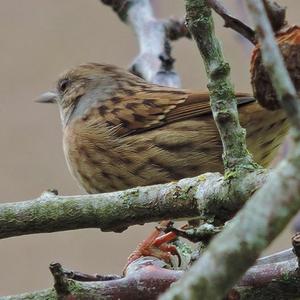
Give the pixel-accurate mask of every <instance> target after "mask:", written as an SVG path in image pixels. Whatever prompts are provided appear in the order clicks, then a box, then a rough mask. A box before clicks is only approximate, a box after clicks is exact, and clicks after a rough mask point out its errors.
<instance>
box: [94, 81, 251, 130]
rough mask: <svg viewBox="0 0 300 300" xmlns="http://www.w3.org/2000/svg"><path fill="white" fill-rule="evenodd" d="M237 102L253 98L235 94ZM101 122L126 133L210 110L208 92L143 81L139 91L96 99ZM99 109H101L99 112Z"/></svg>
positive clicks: (197, 115) (148, 128) (198, 114)
mask: <svg viewBox="0 0 300 300" xmlns="http://www.w3.org/2000/svg"><path fill="white" fill-rule="evenodd" d="M237 97H238V103H241V104H243V103H249V102H254V101H255V99H254V98H252V97H251V96H250V95H248V94H243V93H239V94H237ZM98 111H99V112H100V114H101V117H100V119H101V123H102V124H103V122H105V123H106V124H107V125H108V126H111V127H117V128H118V129H117V134H118V135H122V136H123V135H130V134H135V133H140V132H143V131H146V130H150V129H153V128H157V127H160V126H162V125H164V124H168V123H173V122H176V121H179V120H186V119H189V118H194V117H199V116H201V115H204V114H208V113H211V109H210V105H209V96H208V93H206V92H204V93H201V92H192V91H189V90H181V89H174V88H165V87H160V86H152V85H145V88H143V89H142V90H141V91H140V92H137V93H135V94H133V95H128V94H126V92H125V93H124V95H121V96H120V97H118V98H117V99H116V98H114V97H113V98H112V99H110V100H106V101H105V102H102V103H99V107H98ZM101 112H103V113H101Z"/></svg>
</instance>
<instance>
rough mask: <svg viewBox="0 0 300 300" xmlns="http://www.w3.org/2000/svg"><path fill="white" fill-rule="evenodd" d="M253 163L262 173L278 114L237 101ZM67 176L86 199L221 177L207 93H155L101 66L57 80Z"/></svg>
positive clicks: (279, 125) (47, 98) (277, 140)
mask: <svg viewBox="0 0 300 300" xmlns="http://www.w3.org/2000/svg"><path fill="white" fill-rule="evenodd" d="M236 96H237V99H238V104H239V114H240V121H241V125H242V126H243V127H245V128H246V129H247V144H248V147H249V150H250V152H251V153H253V155H254V159H255V160H256V161H257V162H258V163H260V164H262V165H263V166H267V165H268V163H269V162H270V161H271V160H272V159H273V158H274V155H275V154H276V150H277V148H278V147H279V145H280V144H281V142H282V139H283V137H284V136H285V134H286V132H287V130H288V122H287V120H286V117H285V114H284V112H283V111H282V110H277V111H267V110H265V109H263V108H262V107H261V106H260V105H259V104H258V103H257V102H256V101H255V100H254V99H253V98H252V97H249V95H247V94H243V93H238V94H237V95H236ZM39 101H40V102H56V103H58V106H59V110H60V116H61V120H62V126H63V147H64V153H65V156H66V160H67V162H68V166H69V169H70V171H71V173H72V174H73V176H74V177H75V178H76V180H77V181H78V182H79V184H80V186H82V187H83V188H84V189H85V190H86V191H87V192H88V193H99V192H108V191H116V190H123V189H127V188H130V187H135V186H143V185H151V184H157V183H164V182H169V181H174V180H178V179H180V178H184V177H191V176H196V175H199V174H201V173H204V172H208V171H210V172H214V171H222V170H223V164H222V159H221V155H222V144H221V141H220V138H219V133H218V131H217V129H216V126H215V123H214V120H213V117H212V114H211V110H210V105H209V95H208V93H207V92H197V91H192V90H183V89H175V88H168V87H162V86H158V85H154V84H151V83H147V82H145V81H144V80H142V79H141V78H139V77H137V76H135V75H132V74H131V73H129V72H127V71H125V70H123V69H121V68H118V67H115V66H112V65H104V64H96V63H90V64H85V65H80V66H78V67H75V68H73V69H71V70H69V71H67V72H66V73H64V74H63V75H62V76H61V77H60V78H59V80H58V82H57V89H56V91H55V92H49V93H45V94H43V95H42V96H41V97H40V99H39Z"/></svg>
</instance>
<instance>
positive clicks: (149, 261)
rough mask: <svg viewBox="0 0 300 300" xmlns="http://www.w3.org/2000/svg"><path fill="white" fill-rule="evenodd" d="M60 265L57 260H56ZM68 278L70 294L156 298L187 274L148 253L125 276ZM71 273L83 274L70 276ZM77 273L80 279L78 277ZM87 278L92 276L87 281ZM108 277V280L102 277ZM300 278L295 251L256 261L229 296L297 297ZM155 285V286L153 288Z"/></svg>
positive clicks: (51, 295)
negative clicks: (286, 257) (287, 255)
mask: <svg viewBox="0 0 300 300" xmlns="http://www.w3.org/2000/svg"><path fill="white" fill-rule="evenodd" d="M56 265H57V264H56ZM64 273H65V278H64V281H65V282H66V283H67V284H68V293H69V294H68V295H69V296H70V298H69V299H72V298H71V297H72V296H73V297H76V298H78V299H81V297H84V299H102V297H104V298H106V299H107V298H109V299H124V300H125V299H144V300H147V299H151V300H152V299H155V298H156V297H157V296H158V295H159V294H161V293H162V292H164V291H165V290H166V289H167V288H168V287H169V286H170V284H172V283H174V282H175V281H177V280H178V279H179V278H180V277H182V275H183V274H184V273H183V272H182V271H174V270H167V269H165V264H164V263H163V262H162V261H160V260H158V259H157V258H154V257H144V258H140V259H138V260H137V261H135V262H133V263H132V265H131V266H130V267H129V269H128V272H127V273H126V275H125V277H123V278H118V277H114V276H109V277H107V276H99V275H98V276H97V277H95V276H93V275H87V274H82V273H78V272H76V271H71V272H70V271H67V273H66V272H65V270H64ZM69 273H72V274H79V276H73V277H70V276H69ZM74 277H76V278H78V280H74ZM87 278H91V279H90V280H89V282H86V281H87V280H86V279H87ZM102 278H104V280H102ZM299 281H300V278H299V275H298V265H297V259H296V258H295V256H294V255H293V256H292V257H290V259H289V260H285V261H283V262H274V263H270V264H263V265H262V264H259V265H255V266H253V267H252V268H250V269H249V270H248V272H247V273H246V274H245V275H244V276H243V278H242V279H241V280H240V282H239V284H238V285H237V286H235V287H234V290H232V291H231V292H230V295H232V294H234V295H235V296H236V297H237V298H229V299H240V300H242V299H247V300H249V299H253V300H254V299H255V300H271V299H290V300H291V299H296V298H297V297H298V296H299V293H300V284H299V283H300V282H299ZM153 286H155V289H153ZM56 295H57V293H56V292H55V290H54V289H46V290H43V291H37V292H32V293H26V294H21V295H16V296H11V297H3V298H1V299H3V300H18V299H35V300H37V299H57V296H56Z"/></svg>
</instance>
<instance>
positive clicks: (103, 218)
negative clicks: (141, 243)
mask: <svg viewBox="0 0 300 300" xmlns="http://www.w3.org/2000/svg"><path fill="white" fill-rule="evenodd" d="M265 179H266V174H265V173H264V171H263V170H258V171H256V172H253V173H250V174H248V175H247V176H244V177H237V178H233V179H232V180H231V181H227V180H224V178H223V177H222V176H221V175H220V174H217V173H207V174H204V175H201V176H198V177H195V178H189V179H182V180H180V181H178V182H177V183H169V184H160V185H154V186H148V187H138V188H134V189H130V190H127V191H120V192H113V193H105V194H98V195H97V194H94V195H82V196H65V197H63V196H58V195H56V194H54V193H51V192H46V193H44V194H42V195H41V196H40V197H39V198H37V199H35V200H29V201H24V202H16V203H6V204H5V203H4V204H1V205H0V238H7V237H12V236H18V235H25V234H32V233H45V232H55V231H62V230H73V229H81V228H100V229H101V230H103V231H117V232H120V231H123V230H125V229H126V228H127V227H128V226H131V225H136V224H144V223H147V222H153V221H160V220H164V219H165V220H166V219H177V218H186V219H188V218H197V217H201V218H202V219H203V220H210V221H211V220H214V221H215V223H216V224H221V223H223V222H224V221H226V220H228V219H229V218H230V217H231V216H232V215H234V214H235V213H236V211H237V210H238V209H239V208H240V207H241V206H242V205H243V203H244V202H245V201H246V200H247V199H248V198H249V197H250V195H252V193H253V192H254V191H255V190H257V189H258V188H259V187H260V186H261V185H262V183H263V182H264V180H265Z"/></svg>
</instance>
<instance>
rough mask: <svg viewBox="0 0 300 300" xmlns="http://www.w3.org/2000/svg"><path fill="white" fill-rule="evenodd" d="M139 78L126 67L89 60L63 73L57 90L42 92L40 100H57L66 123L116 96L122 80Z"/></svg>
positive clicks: (42, 101) (63, 120) (50, 101)
mask: <svg viewBox="0 0 300 300" xmlns="http://www.w3.org/2000/svg"><path fill="white" fill-rule="evenodd" d="M128 79H130V80H131V81H132V82H135V81H139V80H140V79H139V78H138V77H136V76H134V75H132V74H130V73H128V72H127V71H125V70H123V69H121V68H118V67H115V66H112V65H104V64H96V63H89V64H84V65H80V66H78V67H75V68H72V69H70V70H68V71H66V72H65V73H63V74H62V75H61V76H60V77H59V79H58V80H57V83H56V88H55V90H54V91H51V92H46V93H44V94H42V95H41V96H40V97H39V98H38V99H37V102H40V103H57V104H58V106H59V110H60V115H61V120H62V123H63V125H64V126H66V125H67V124H68V122H69V121H70V120H71V119H72V118H73V117H75V116H80V115H83V114H84V113H85V112H86V111H87V110H88V109H89V108H90V107H91V106H92V105H93V104H95V103H96V102H98V103H99V101H105V100H107V99H109V98H110V97H113V96H114V95H115V93H116V92H117V91H118V90H120V89H121V88H122V82H123V83H124V82H128Z"/></svg>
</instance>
